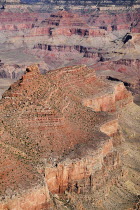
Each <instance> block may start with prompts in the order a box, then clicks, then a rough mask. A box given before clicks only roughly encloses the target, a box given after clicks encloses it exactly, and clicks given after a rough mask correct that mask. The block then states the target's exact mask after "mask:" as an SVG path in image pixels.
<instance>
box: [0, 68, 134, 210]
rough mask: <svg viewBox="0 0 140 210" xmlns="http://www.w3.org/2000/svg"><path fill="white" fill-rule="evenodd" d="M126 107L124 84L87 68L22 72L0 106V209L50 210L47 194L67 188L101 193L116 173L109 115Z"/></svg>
mask: <svg viewBox="0 0 140 210" xmlns="http://www.w3.org/2000/svg"><path fill="white" fill-rule="evenodd" d="M108 101H110V104H109V106H108ZM129 104H132V95H131V93H130V92H128V91H127V90H126V89H125V87H124V85H123V83H120V82H116V81H114V82H111V81H109V80H105V79H101V78H100V77H97V76H96V75H95V71H94V69H93V68H88V67H86V66H74V67H67V68H62V69H58V70H55V71H49V72H48V73H47V74H46V75H41V74H40V72H39V69H38V67H37V66H31V67H28V68H27V70H26V74H25V75H24V76H23V77H22V79H20V80H19V81H17V82H16V83H14V84H13V85H12V86H11V87H10V89H9V90H8V91H6V92H5V93H4V94H3V98H2V100H1V101H0V109H1V112H0V119H1V121H0V128H1V132H0V134H1V136H0V139H1V144H0V145H1V154H2V156H1V168H2V171H1V181H2V183H1V204H0V205H1V206H0V208H1V209H29V208H30V209H43V208H44V209H47V208H48V209H50V208H53V205H54V204H53V200H54V198H52V197H53V194H58V195H59V194H61V193H64V192H66V191H67V192H69V193H73V192H76V193H89V192H95V194H96V190H97V189H99V190H101V189H104V196H106V195H108V193H109V191H110V187H111V185H112V184H113V185H114V184H115V183H117V182H118V180H119V179H121V177H122V176H123V168H122V163H121V161H120V157H121V153H120V151H119V150H118V149H117V147H118V146H119V145H121V144H122V141H123V138H122V135H121V130H120V125H119V123H118V116H117V115H116V114H117V113H118V111H119V110H120V109H123V108H125V107H127V106H129ZM29 194H30V195H29ZM104 196H103V199H104V198H105V197H104ZM95 197H96V196H95ZM95 197H94V198H95ZM98 200H99V198H97V199H96V201H98ZM51 206H52V207H51ZM54 208H55V206H54Z"/></svg>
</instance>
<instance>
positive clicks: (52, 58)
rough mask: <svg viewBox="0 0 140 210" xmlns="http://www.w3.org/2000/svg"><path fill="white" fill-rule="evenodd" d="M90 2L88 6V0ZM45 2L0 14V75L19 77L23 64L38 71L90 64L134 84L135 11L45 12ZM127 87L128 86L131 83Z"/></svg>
mask: <svg viewBox="0 0 140 210" xmlns="http://www.w3.org/2000/svg"><path fill="white" fill-rule="evenodd" d="M93 3H94V2H93ZM45 6H48V5H47V4H45V3H43V2H42V3H40V4H39V3H38V4H34V5H33V4H30V5H29V4H26V3H24V4H20V3H18V2H17V3H13V4H11V3H9V4H8V3H7V4H5V5H4V8H3V9H1V11H0V13H1V15H0V60H1V62H0V77H1V78H7V79H19V78H20V77H21V76H22V75H23V74H24V72H25V69H26V66H29V65H32V64H34V63H38V64H40V67H39V68H40V71H41V73H42V74H45V73H46V72H47V71H49V70H54V69H56V68H62V67H65V66H72V65H81V64H84V65H87V66H93V65H95V66H94V69H95V70H96V69H97V70H98V69H105V70H106V69H107V70H113V71H117V72H121V73H122V77H123V73H124V74H125V75H130V77H131V76H133V77H134V76H135V80H136V81H135V84H137V88H136V89H137V91H136V92H138V89H139V80H140V76H139V75H140V73H139V67H140V61H139V60H140V45H139V43H140V36H139V33H140V25H139V23H140V21H139V18H140V15H139V14H140V9H139V4H138V3H136V4H135V5H133V6H132V7H122V6H120V5H118V6H116V7H115V6H112V7H111V6H108V7H106V10H105V8H104V6H100V7H96V6H93V7H82V8H81V7H80V6H77V7H76V6H75V7H74V8H73V7H72V8H71V7H70V8H69V7H68V8H61V7H60V8H59V9H58V6H57V5H56V6H55V5H53V9H51V8H50V9H49V8H46V7H45ZM132 85H133V84H132Z"/></svg>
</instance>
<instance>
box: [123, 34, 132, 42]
mask: <svg viewBox="0 0 140 210" xmlns="http://www.w3.org/2000/svg"><path fill="white" fill-rule="evenodd" d="M130 39H132V35H131V34H129V33H127V34H126V35H125V36H124V37H123V39H122V41H123V43H124V44H126V43H127V42H128V41H129V40H130Z"/></svg>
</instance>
